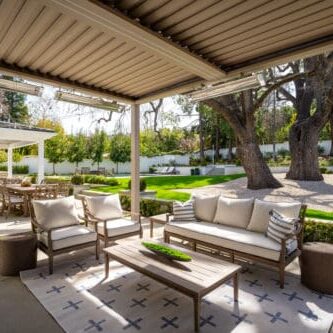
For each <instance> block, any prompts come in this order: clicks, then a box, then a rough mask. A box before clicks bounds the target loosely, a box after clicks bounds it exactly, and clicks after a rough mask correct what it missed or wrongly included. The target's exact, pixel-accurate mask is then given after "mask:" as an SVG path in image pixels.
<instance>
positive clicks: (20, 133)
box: [0, 122, 56, 183]
mask: <svg viewBox="0 0 333 333" xmlns="http://www.w3.org/2000/svg"><path fill="white" fill-rule="evenodd" d="M55 134H56V133H55V132H54V131H51V130H47V129H41V128H36V127H30V126H25V125H20V124H15V123H6V122H0V149H6V150H7V166H8V177H9V178H10V177H12V176H13V149H15V148H21V147H25V146H30V145H34V144H37V146H38V183H40V182H41V181H42V180H43V179H44V141H45V140H47V139H49V138H52V137H53V136H54V135H55Z"/></svg>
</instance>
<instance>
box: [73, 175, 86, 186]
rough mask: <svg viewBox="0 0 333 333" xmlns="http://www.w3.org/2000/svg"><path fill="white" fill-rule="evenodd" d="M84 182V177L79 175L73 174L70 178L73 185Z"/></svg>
mask: <svg viewBox="0 0 333 333" xmlns="http://www.w3.org/2000/svg"><path fill="white" fill-rule="evenodd" d="M83 182H84V177H83V176H81V175H74V176H73V177H72V178H71V183H72V184H73V185H82V184H83Z"/></svg>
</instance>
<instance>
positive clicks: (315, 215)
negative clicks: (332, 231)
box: [305, 208, 333, 221]
mask: <svg viewBox="0 0 333 333" xmlns="http://www.w3.org/2000/svg"><path fill="white" fill-rule="evenodd" d="M305 215H306V217H308V218H312V219H320V220H331V221H333V212H324V211H322V210H316V209H309V208H308V209H307V210H306V214H305Z"/></svg>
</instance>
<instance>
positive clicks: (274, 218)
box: [266, 209, 298, 244]
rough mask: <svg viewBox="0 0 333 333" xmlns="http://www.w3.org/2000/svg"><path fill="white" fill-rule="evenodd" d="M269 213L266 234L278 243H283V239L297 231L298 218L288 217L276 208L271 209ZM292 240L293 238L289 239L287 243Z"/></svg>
mask: <svg viewBox="0 0 333 333" xmlns="http://www.w3.org/2000/svg"><path fill="white" fill-rule="evenodd" d="M269 214H270V217H269V222H268V228H267V231H266V236H267V237H269V238H271V239H273V240H275V241H276V242H278V243H281V242H282V239H284V238H285V237H286V236H287V235H289V234H291V233H292V232H293V231H295V228H296V223H297V221H298V219H295V218H290V217H286V216H284V215H282V214H280V213H279V212H277V211H276V210H275V209H273V210H271V211H270V213H269ZM292 241H293V239H292V238H291V239H289V240H288V241H287V244H288V243H289V242H292Z"/></svg>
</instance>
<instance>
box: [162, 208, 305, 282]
mask: <svg viewBox="0 0 333 333" xmlns="http://www.w3.org/2000/svg"><path fill="white" fill-rule="evenodd" d="M306 207H307V206H306V205H302V206H301V210H300V213H299V218H298V221H297V228H296V230H295V231H294V232H293V233H291V234H289V235H288V236H286V237H285V239H283V240H282V243H281V252H280V257H279V260H278V261H274V260H271V259H266V258H262V257H259V256H255V255H252V254H248V253H245V252H240V251H236V250H232V249H228V248H225V247H223V246H218V245H214V244H211V243H208V242H204V241H201V240H198V239H194V238H190V237H187V236H183V235H179V234H177V233H174V232H169V231H166V230H164V241H165V242H166V243H170V239H171V237H173V238H177V239H181V240H183V241H187V242H189V243H190V244H191V245H192V250H193V251H196V250H197V245H202V246H204V247H206V248H211V249H214V250H217V251H221V252H223V253H224V254H227V255H229V256H230V259H231V261H232V262H234V260H235V257H238V258H241V259H245V260H246V259H247V260H249V261H257V262H260V263H263V264H266V265H269V266H273V267H275V268H277V269H278V271H279V281H280V288H284V280H285V268H286V267H287V266H288V265H289V264H290V263H291V262H292V261H293V260H294V259H295V258H297V257H299V256H300V255H301V252H302V246H303V231H304V219H305V212H306ZM171 216H172V214H167V223H169V221H170V218H171ZM294 237H296V239H297V244H298V246H297V249H296V250H295V251H293V252H292V253H290V254H289V255H287V253H286V243H287V241H288V240H289V239H292V238H294Z"/></svg>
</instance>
